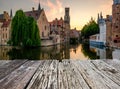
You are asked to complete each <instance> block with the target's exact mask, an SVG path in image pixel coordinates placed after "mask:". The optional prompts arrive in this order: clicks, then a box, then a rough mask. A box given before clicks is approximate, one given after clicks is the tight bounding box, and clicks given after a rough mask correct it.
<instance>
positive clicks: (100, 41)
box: [90, 13, 106, 46]
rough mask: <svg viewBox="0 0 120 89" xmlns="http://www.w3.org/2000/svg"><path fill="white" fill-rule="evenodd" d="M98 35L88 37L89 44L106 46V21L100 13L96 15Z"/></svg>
mask: <svg viewBox="0 0 120 89" xmlns="http://www.w3.org/2000/svg"><path fill="white" fill-rule="evenodd" d="M98 25H99V29H100V31H99V34H95V35H92V36H90V44H92V45H100V46H106V19H104V18H103V16H102V13H100V16H99V14H98Z"/></svg>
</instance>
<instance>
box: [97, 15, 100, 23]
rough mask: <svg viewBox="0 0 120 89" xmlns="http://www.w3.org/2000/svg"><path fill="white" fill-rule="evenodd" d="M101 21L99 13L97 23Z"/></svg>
mask: <svg viewBox="0 0 120 89" xmlns="http://www.w3.org/2000/svg"><path fill="white" fill-rule="evenodd" d="M99 19H100V16H99V13H98V19H97V22H98V23H99Z"/></svg>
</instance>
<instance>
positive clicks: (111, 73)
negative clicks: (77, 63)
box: [91, 60, 120, 86]
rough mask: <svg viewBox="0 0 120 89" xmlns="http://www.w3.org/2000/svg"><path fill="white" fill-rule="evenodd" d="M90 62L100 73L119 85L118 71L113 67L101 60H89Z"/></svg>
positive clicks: (119, 74) (119, 76) (119, 75)
mask: <svg viewBox="0 0 120 89" xmlns="http://www.w3.org/2000/svg"><path fill="white" fill-rule="evenodd" d="M91 63H93V65H94V66H95V68H97V69H98V70H99V71H100V72H101V73H102V74H104V75H105V76H106V77H108V78H109V79H111V80H112V81H114V82H115V83H116V84H118V85H119V86H120V71H118V70H117V69H116V68H115V67H113V66H111V65H108V64H107V63H105V62H103V61H101V60H96V61H91ZM119 68H120V67H119Z"/></svg>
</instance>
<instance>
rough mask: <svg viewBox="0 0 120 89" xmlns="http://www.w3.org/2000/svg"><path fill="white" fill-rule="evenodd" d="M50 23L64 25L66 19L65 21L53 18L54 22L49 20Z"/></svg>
mask: <svg viewBox="0 0 120 89" xmlns="http://www.w3.org/2000/svg"><path fill="white" fill-rule="evenodd" d="M49 24H50V25H58V26H63V24H64V21H63V19H60V20H57V19H55V20H53V21H52V22H49Z"/></svg>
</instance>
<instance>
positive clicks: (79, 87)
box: [61, 60, 90, 89]
mask: <svg viewBox="0 0 120 89" xmlns="http://www.w3.org/2000/svg"><path fill="white" fill-rule="evenodd" d="M63 65H64V68H65V69H66V76H67V82H68V89H90V88H89V86H88V85H87V83H86V82H85V80H84V79H83V77H82V76H81V74H80V73H79V72H78V70H77V68H76V67H75V66H74V64H73V61H71V60H65V61H64V62H63ZM61 89H62V88H61Z"/></svg>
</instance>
